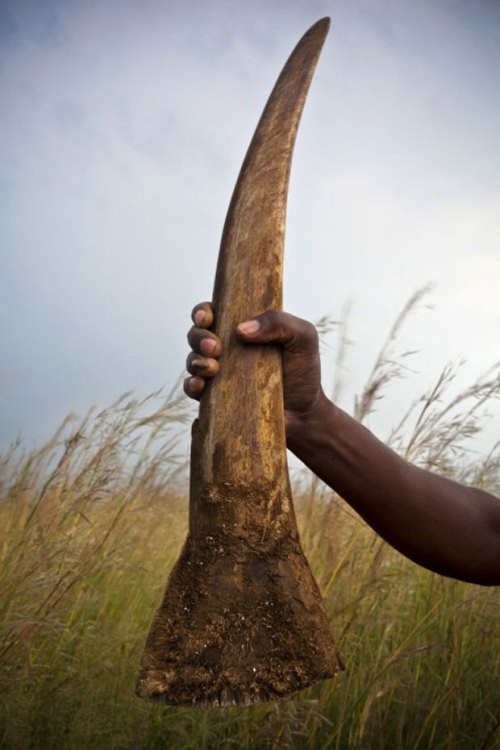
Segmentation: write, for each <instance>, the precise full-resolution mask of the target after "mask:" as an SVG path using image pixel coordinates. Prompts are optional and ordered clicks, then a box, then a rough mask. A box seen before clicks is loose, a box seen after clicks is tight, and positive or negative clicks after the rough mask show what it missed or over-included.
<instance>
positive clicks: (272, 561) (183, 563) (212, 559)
mask: <svg viewBox="0 0 500 750" xmlns="http://www.w3.org/2000/svg"><path fill="white" fill-rule="evenodd" d="M342 669H343V665H342V663H341V661H340V659H339V657H338V655H337V651H336V648H335V644H334V642H333V639H332V636H331V634H330V631H329V627H328V621H327V616H326V611H325V607H324V603H323V600H322V598H321V595H320V592H319V590H318V587H317V585H316V582H315V581H314V578H313V576H312V574H311V571H310V569H309V565H308V563H307V561H306V559H305V557H304V554H303V552H302V549H301V547H300V543H299V540H298V536H297V538H295V539H293V538H290V537H287V538H282V539H281V540H278V541H277V542H276V543H275V544H274V546H273V547H272V549H269V546H268V544H266V548H265V550H259V549H256V548H255V546H254V547H250V546H249V545H248V544H247V543H246V542H245V541H244V540H235V539H234V538H233V539H231V538H227V537H224V536H219V537H214V536H211V537H207V539H206V540H205V544H203V545H201V544H200V542H199V540H194V539H193V538H192V537H191V536H190V537H188V539H187V541H186V543H185V546H184V549H183V551H182V553H181V555H180V557H179V560H178V562H177V564H176V565H175V567H174V569H173V571H172V573H171V575H170V578H169V581H168V583H167V588H166V592H165V596H164V599H163V603H162V605H161V606H160V608H159V609H158V611H157V613H156V615H155V618H154V620H153V624H152V627H151V631H150V633H149V636H148V639H147V643H146V647H145V650H144V654H143V657H142V663H141V670H140V675H139V680H138V684H137V690H136V692H137V694H138V695H139V696H140V697H141V698H145V699H149V700H152V701H156V702H159V703H166V704H169V705H174V706H205V707H210V706H234V705H249V704H252V703H258V702H261V701H266V700H273V699H276V698H285V697H288V696H290V695H292V694H294V693H296V692H297V691H299V690H302V689H304V688H306V687H309V686H311V685H313V684H315V683H316V682H319V681H320V680H324V679H327V678H330V677H333V676H335V675H336V674H337V673H338V672H340V671H341V670H342Z"/></svg>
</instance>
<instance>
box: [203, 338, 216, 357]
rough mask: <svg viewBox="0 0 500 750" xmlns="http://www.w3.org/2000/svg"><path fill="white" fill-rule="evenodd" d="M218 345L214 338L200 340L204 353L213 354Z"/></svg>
mask: <svg viewBox="0 0 500 750" xmlns="http://www.w3.org/2000/svg"><path fill="white" fill-rule="evenodd" d="M216 346H217V344H216V342H215V341H214V340H213V339H202V340H201V342H200V349H201V351H202V353H203V354H213V353H214V351H215V347H216Z"/></svg>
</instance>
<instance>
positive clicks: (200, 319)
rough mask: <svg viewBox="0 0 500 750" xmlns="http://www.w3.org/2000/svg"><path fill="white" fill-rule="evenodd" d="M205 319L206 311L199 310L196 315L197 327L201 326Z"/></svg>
mask: <svg viewBox="0 0 500 750" xmlns="http://www.w3.org/2000/svg"><path fill="white" fill-rule="evenodd" d="M204 319H205V311H204V310H197V311H196V312H195V314H194V322H195V323H196V325H197V326H201V324H202V323H203V321H204Z"/></svg>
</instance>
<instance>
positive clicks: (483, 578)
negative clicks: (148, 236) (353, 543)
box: [184, 302, 500, 586]
mask: <svg viewBox="0 0 500 750" xmlns="http://www.w3.org/2000/svg"><path fill="white" fill-rule="evenodd" d="M192 319H193V323H194V325H193V327H192V328H191V330H190V331H189V334H188V341H189V344H190V346H191V349H192V352H191V353H190V355H189V356H188V359H187V369H188V372H189V373H190V377H189V378H187V379H186V380H185V382H184V390H185V392H186V394H187V395H188V396H190V397H191V398H195V399H199V398H200V397H201V395H202V393H203V389H204V387H205V382H206V380H207V379H208V378H212V377H214V376H216V375H217V372H218V370H219V362H218V360H219V357H220V356H221V355H222V354H223V353H222V351H221V343H220V340H219V339H218V338H217V336H216V335H215V334H214V333H212V332H211V331H209V330H208V329H209V327H210V326H211V324H212V322H213V313H212V308H211V305H210V303H208V302H204V303H201V304H199V305H196V307H195V308H194V309H193V313H192ZM236 335H237V336H238V338H240V339H241V340H242V341H245V342H246V343H248V344H257V343H258V344H263V343H269V342H277V343H279V344H281V346H282V356H283V381H284V397H285V422H286V434H287V446H288V448H289V449H290V450H291V451H292V452H293V453H294V454H295V455H296V456H297V457H298V458H299V459H300V460H301V461H303V462H304V463H305V464H306V466H308V467H309V468H310V469H311V470H312V471H313V472H314V473H315V474H316V475H317V476H318V477H320V479H322V480H323V481H324V482H326V484H328V485H329V486H330V487H331V488H332V489H333V490H335V491H336V492H337V493H338V494H339V495H341V496H342V497H343V498H344V499H345V500H346V501H347V502H348V503H349V505H351V507H352V508H354V510H356V511H357V512H358V513H359V514H360V515H361V516H362V517H363V518H364V519H365V521H366V522H367V523H368V524H369V525H370V526H371V527H372V528H373V529H374V530H375V531H376V532H377V533H378V534H380V536H382V537H383V538H384V539H385V540H386V541H387V542H389V544H391V545H392V546H393V547H395V548H396V549H397V550H399V552H401V553H402V554H403V555H405V556H406V557H409V558H410V559H411V560H413V561H414V562H416V563H418V564H419V565H422V566H423V567H425V568H428V569H429V570H432V571H434V572H436V573H440V574H441V575H446V576H450V577H452V578H457V579H459V580H462V581H468V582H470V583H478V584H482V585H484V586H495V585H497V586H498V585H500V499H498V498H496V497H494V496H493V495H491V494H489V493H487V492H484V491H483V490H479V489H476V488H474V487H467V486H465V485H462V484H458V483H457V482H454V481H452V480H450V479H446V478H444V477H440V476H438V475H437V474H433V473H431V472H428V471H424V470H423V469H420V468H418V467H416V466H414V465H413V464H411V463H409V462H407V461H405V460H404V459H402V458H401V457H400V456H398V455H397V454H396V453H394V452H393V451H392V450H390V448H388V447H387V446H386V445H384V444H383V443H382V442H380V440H378V439H377V438H376V437H375V436H374V435H372V433H371V432H369V430H367V429H366V428H365V427H363V425H361V424H360V423H359V422H357V421H356V420H354V419H353V418H352V417H350V416H349V415H348V414H346V413H345V412H343V411H342V410H341V409H339V408H338V407H337V406H335V404H333V403H332V402H331V401H330V400H329V399H328V398H327V397H326V396H325V394H324V392H323V389H322V387H321V368H320V358H319V350H318V336H317V333H316V329H315V328H314V326H313V325H311V324H310V323H308V322H306V321H304V320H301V319H300V318H296V317H294V316H293V315H289V314H288V313H284V312H281V311H277V310H270V311H268V312H265V313H263V314H262V315H259V316H258V317H257V318H255V319H254V320H252V321H246V322H244V323H241V324H240V325H239V326H238V327H237V328H236Z"/></svg>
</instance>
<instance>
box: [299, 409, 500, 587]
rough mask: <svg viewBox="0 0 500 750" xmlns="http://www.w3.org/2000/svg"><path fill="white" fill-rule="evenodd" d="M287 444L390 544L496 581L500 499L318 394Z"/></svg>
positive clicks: (462, 574)
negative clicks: (379, 434)
mask: <svg viewBox="0 0 500 750" xmlns="http://www.w3.org/2000/svg"><path fill="white" fill-rule="evenodd" d="M288 447H289V448H290V450H292V451H293V452H294V453H295V454H296V455H297V457H298V458H300V459H301V460H302V461H303V462H304V463H305V464H306V465H307V466H308V467H309V468H310V469H311V470H312V471H313V472H314V473H315V474H316V475H317V476H319V477H320V478H321V479H322V480H323V481H325V482H326V483H327V484H328V485H329V486H330V487H332V489H334V490H335V491H336V492H338V493H339V495H341V496H342V497H343V498H344V499H345V500H346V501H347V502H348V503H349V504H350V505H351V506H352V507H353V508H354V509H355V510H356V511H357V512H358V513H359V514H360V515H361V516H362V517H363V518H364V519H365V520H366V521H367V523H369V524H370V526H371V527H372V528H373V529H374V530H375V531H376V532H377V533H379V534H380V535H381V536H382V537H383V538H384V539H386V540H387V541H388V542H389V543H390V544H391V545H392V546H393V547H395V548H396V549H398V550H399V551H400V552H402V553H403V554H404V555H406V556H407V557H409V558H411V559H412V560H414V561H415V562H417V563H419V564H420V565H423V566H424V567H426V568H429V569H430V570H433V571H435V572H437V573H441V574H443V575H448V576H452V577H454V578H459V579H462V580H466V581H471V582H475V583H481V584H484V585H495V584H500V500H498V499H497V498H495V497H493V496H492V495H490V494H488V493H486V492H483V491H481V490H477V489H474V488H470V487H465V486H463V485H460V484H458V483H456V482H453V481H451V480H448V479H445V478H443V477H440V476H438V475H436V474H432V473H430V472H426V471H424V470H422V469H419V468H417V467H415V466H413V465H412V464H410V463H408V462H407V461H404V460H403V459H402V458H400V457H399V456H398V455H397V454H396V453H394V452H393V451H391V450H390V449H389V448H388V447H387V446H385V445H384V444H383V443H381V442H380V441H379V440H378V439H377V438H375V437H374V436H373V435H372V434H371V433H370V432H369V431H368V430H367V429H366V428H365V427H363V426H362V425H361V424H359V423H358V422H356V421H355V420H354V419H352V418H351V417H349V416H348V415H347V414H345V413H344V412H343V411H342V410H341V409H338V408H337V407H335V406H334V405H333V404H332V403H331V402H329V401H328V400H327V399H326V398H325V397H322V398H321V400H320V402H319V403H318V404H317V406H316V407H315V409H314V410H312V412H310V414H309V415H308V417H307V419H304V420H303V421H302V422H301V423H300V424H296V425H295V426H294V427H290V428H289V430H288Z"/></svg>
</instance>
